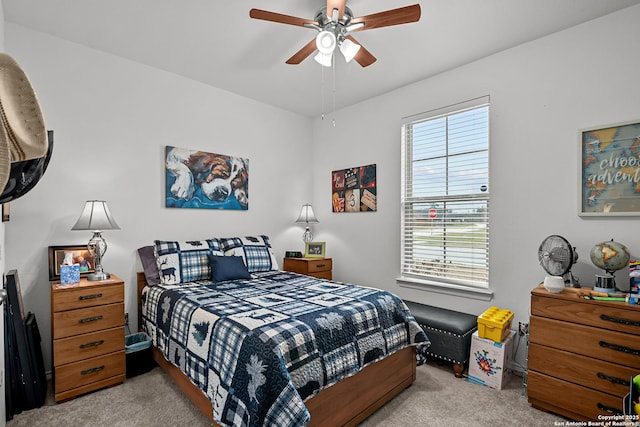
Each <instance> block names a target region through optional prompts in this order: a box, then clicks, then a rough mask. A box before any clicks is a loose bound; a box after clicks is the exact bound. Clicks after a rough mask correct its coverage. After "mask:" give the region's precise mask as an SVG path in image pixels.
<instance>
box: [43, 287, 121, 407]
mask: <svg viewBox="0 0 640 427" xmlns="http://www.w3.org/2000/svg"><path fill="white" fill-rule="evenodd" d="M51 336H52V339H53V370H54V373H53V378H54V387H55V399H56V402H60V401H63V400H67V399H71V398H74V397H76V396H78V395H80V394H84V393H87V392H90V391H94V390H97V389H100V388H104V387H108V386H112V385H115V384H119V383H121V382H123V381H124V379H125V364H126V359H125V348H124V347H125V343H124V282H123V281H122V280H121V279H120V278H118V277H117V276H115V275H113V274H112V275H111V278H110V279H108V280H102V281H88V280H86V279H81V280H80V283H79V284H76V285H61V284H60V282H51Z"/></svg>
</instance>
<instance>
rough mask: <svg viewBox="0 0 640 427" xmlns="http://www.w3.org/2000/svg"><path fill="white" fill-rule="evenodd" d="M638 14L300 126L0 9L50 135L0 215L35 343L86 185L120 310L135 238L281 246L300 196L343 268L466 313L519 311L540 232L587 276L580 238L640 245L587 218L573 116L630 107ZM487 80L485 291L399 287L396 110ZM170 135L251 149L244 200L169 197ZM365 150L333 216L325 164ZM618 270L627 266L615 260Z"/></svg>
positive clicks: (629, 225)
mask: <svg viewBox="0 0 640 427" xmlns="http://www.w3.org/2000/svg"><path fill="white" fill-rule="evenodd" d="M639 19H640V6H636V7H633V8H629V9H627V10H624V11H622V12H620V13H616V14H613V15H610V16H607V17H604V18H601V19H599V20H596V21H593V22H590V23H587V24H584V25H581V26H579V27H576V28H573V29H570V30H567V31H563V32H560V33H557V34H554V35H552V36H549V37H546V38H543V39H540V40H538V41H535V42H532V43H528V44H526V45H523V46H520V47H517V48H514V49H511V50H509V51H506V52H503V53H500V54H497V55H493V56H491V57H488V58H485V59H483V60H480V61H477V62H474V63H472V64H469V65H467V66H464V67H460V68H458V69H455V70H452V71H450V72H447V73H443V74H441V75H438V76H436V77H433V78H430V79H426V80H424V81H421V82H418V83H416V84H414V85H411V86H408V87H405V88H402V89H399V90H396V91H393V92H391V93H388V94H385V95H383V96H380V97H376V98H373V99H371V100H368V101H366V102H363V103H361V104H358V105H355V106H352V107H350V108H346V109H344V110H341V111H338V112H337V113H336V114H335V118H336V127H335V128H334V127H332V125H331V120H325V121H320V120H317V121H314V122H313V123H311V122H310V121H309V120H308V119H306V118H303V117H300V116H297V115H295V114H291V113H287V112H284V111H282V110H278V109H275V108H272V107H269V106H266V105H262V104H259V103H256V102H253V101H250V100H247V99H244V98H241V97H238V96H235V95H232V94H229V93H227V92H223V91H220V90H216V89H214V88H211V87H207V86H204V85H202V84H199V83H196V82H193V81H190V80H187V79H184V78H181V77H178V76H175V75H172V74H168V73H165V72H163V71H159V70H156V69H152V68H149V67H146V66H143V65H140V64H137V63H133V62H131V61H127V60H124V59H122V58H118V57H114V56H111V55H108V54H104V53H100V52H97V51H94V50H91V49H88V48H86V47H82V46H80V45H77V44H73V43H68V42H65V41H62V40H60V39H56V38H53V37H50V36H46V35H44V34H41V33H36V32H33V31H31V30H27V29H25V28H23V27H20V26H16V25H13V24H7V28H6V29H7V35H6V48H7V51H8V52H9V53H10V54H11V55H13V56H14V57H15V58H16V59H17V60H18V62H20V63H21V65H22V66H23V68H24V69H25V70H26V72H27V74H28V75H29V77H30V79H31V81H32V84H33V85H34V87H35V88H36V91H37V92H38V95H39V97H40V101H41V104H42V107H43V110H44V113H45V119H46V121H47V124H48V127H49V128H51V129H54V131H55V139H56V142H55V144H56V145H55V149H54V154H53V159H52V162H51V165H50V166H49V170H48V171H47V173H46V175H45V176H44V178H43V180H42V181H41V183H40V184H38V186H37V187H36V188H35V189H34V190H33V191H32V192H30V193H29V194H27V195H26V196H25V197H23V198H22V199H20V200H18V201H16V202H15V203H12V206H11V209H12V212H11V213H12V219H11V222H10V223H8V225H7V226H6V245H7V257H6V259H7V264H6V268H7V269H11V268H17V269H18V270H19V271H20V275H21V279H22V286H23V293H24V298H25V304H26V306H27V309H28V310H31V311H34V312H36V314H37V316H38V319H39V322H41V330H42V331H43V335H44V336H43V347H44V350H45V354H46V355H47V357H48V356H49V353H50V350H49V348H48V347H49V345H50V344H49V336H48V334H49V327H48V318H49V289H48V280H47V255H46V247H47V246H49V245H59V244H77V243H80V244H82V243H84V242H85V241H87V240H88V238H89V237H90V236H89V233H85V232H75V231H74V232H72V231H70V230H69V229H70V228H71V226H72V225H73V224H74V222H75V220H76V219H77V216H78V215H79V213H80V209H81V207H82V205H83V203H84V201H85V200H86V199H90V198H104V199H106V200H108V201H109V205H110V207H111V210H112V212H113V214H114V216H115V217H116V220H117V221H118V222H119V223H120V226H121V227H122V230H121V231H112V232H106V233H105V237H106V239H107V241H108V243H109V252H108V253H107V255H106V258H105V268H106V270H107V271H111V272H114V273H116V274H118V275H120V276H121V277H123V278H124V279H125V280H126V281H127V311H129V312H130V313H132V316H133V313H135V308H134V304H135V303H134V301H135V299H134V295H135V291H134V277H135V271H136V270H138V269H139V268H140V267H139V262H138V260H137V256H136V254H135V249H136V248H137V247H139V246H141V245H144V244H148V243H149V242H150V241H151V240H152V239H154V238H167V239H172V238H175V239H191V238H201V237H206V236H214V235H218V236H220V235H232V234H238V233H263V232H264V233H267V234H271V235H272V238H273V240H274V244H275V246H276V248H277V249H278V251H279V253H278V254H279V258H280V257H281V256H282V253H283V252H284V250H287V249H300V243H301V242H300V234H301V232H302V230H301V229H300V228H299V227H296V226H295V225H294V224H293V223H292V222H293V220H294V219H295V216H296V215H297V213H298V210H299V206H300V205H301V204H302V203H304V202H306V201H311V202H313V204H314V208H315V210H316V213H317V215H318V217H319V219H320V224H318V225H317V226H315V227H314V230H315V234H316V240H318V241H326V242H327V255H328V256H332V257H333V258H334V276H335V278H336V279H338V280H344V281H349V282H353V283H358V284H365V285H371V286H377V287H380V288H383V289H388V290H391V291H393V292H396V293H397V294H398V295H400V296H401V297H403V298H407V299H411V300H414V301H419V302H424V303H429V304H433V305H439V306H442V307H447V308H451V309H456V310H461V311H467V312H471V313H476V314H477V313H480V312H482V311H484V309H486V308H487V307H488V306H489V305H498V306H501V307H507V308H510V309H512V310H513V311H515V313H516V319H515V321H516V322H518V321H520V320H526V319H527V317H528V310H529V292H530V290H531V289H532V288H533V287H534V286H536V285H537V284H538V283H539V282H540V281H541V280H542V278H543V277H544V271H543V270H542V268H540V266H539V265H538V263H537V249H538V246H539V244H540V242H541V241H542V239H543V238H544V237H546V236H547V235H549V234H561V235H564V236H565V237H567V238H568V239H569V241H570V242H571V243H572V244H573V245H575V246H577V248H578V252H579V255H580V260H579V261H578V265H577V266H576V267H575V268H574V271H575V272H576V273H577V274H578V275H579V276H580V277H581V279H582V280H583V282H584V283H585V284H586V285H591V284H592V282H593V275H594V274H595V273H596V272H597V270H596V269H595V267H593V266H592V265H591V263H590V261H589V257H588V251H589V249H590V248H591V247H592V246H593V244H594V243H596V242H599V241H602V240H607V239H610V238H612V237H613V238H615V239H616V240H618V241H620V242H622V243H625V244H626V245H627V246H628V247H629V248H630V249H631V252H632V253H633V254H634V255H636V256H640V241H639V240H638V234H637V232H635V228H637V225H638V219H637V218H615V219H610V218H590V219H587V218H581V217H578V216H577V213H576V212H577V208H576V207H577V197H578V196H577V188H578V183H577V180H578V129H581V128H585V127H589V126H597V125H605V124H609V123H615V122H621V121H625V120H634V119H635V120H640V116H639V114H640V113H639V112H638V108H637V107H638V102H637V100H638V99H639V98H640V96H639V95H640V87H639V86H638V85H637V70H638V69H640V59H639V58H638V56H637V55H635V54H634V52H636V50H637V49H636V43H637V40H638V39H639V36H640V28H639V27H638V26H637V25H636V23H637V22H638V20H639ZM381 60H384V58H382V59H381ZM399 72H401V70H399ZM487 94H488V95H490V96H491V186H490V191H491V195H492V202H491V215H492V217H491V261H490V271H491V289H492V290H493V291H494V299H493V300H492V301H490V302H487V301H480V300H475V299H469V298H463V297H455V296H448V295H444V294H439V293H434V292H427V291H420V290H414V289H409V288H401V287H399V286H398V285H397V284H396V278H397V277H398V275H399V261H400V253H399V250H400V247H399V245H400V243H399V242H400V225H399V224H400V194H399V192H400V182H399V178H400V120H401V118H402V117H404V116H408V115H412V114H416V113H420V112H423V111H428V110H431V109H434V108H439V107H442V106H446V105H449V104H452V103H456V102H460V101H464V100H468V99H471V98H474V97H477V96H482V95H487ZM337 96H339V92H338V95H337ZM329 118H330V117H329ZM239 132H242V133H241V134H239ZM165 145H178V146H184V147H187V148H196V149H203V150H206V151H216V152H220V153H223V154H232V155H237V156H242V157H248V158H249V159H250V162H251V163H250V177H251V182H250V191H251V197H250V209H249V211H248V212H222V211H198V210H171V209H165V208H164V207H163V201H162V195H163V193H162V188H163V178H162V171H163V162H162V160H163V149H164V146H165ZM309 152H311V153H312V156H311V158H312V159H313V161H312V162H309V161H307V156H308V154H309ZM369 163H376V164H377V165H378V168H377V173H378V212H375V213H366V214H364V213H363V214H332V213H331V204H330V198H331V187H330V172H331V171H332V170H335V169H341V168H345V167H350V166H358V165H365V164H369ZM283 165H285V166H286V167H283ZM309 167H311V168H312V169H311V171H312V173H309V172H308V170H309V169H308V168H309ZM311 195H313V197H311ZM618 277H619V280H622V281H624V280H626V279H627V278H626V276H625V274H624V273H619V275H618ZM133 317H134V318H135V316H133Z"/></svg>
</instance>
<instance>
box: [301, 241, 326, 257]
mask: <svg viewBox="0 0 640 427" xmlns="http://www.w3.org/2000/svg"><path fill="white" fill-rule="evenodd" d="M324 251H325V242H305V244H304V256H305V258H324Z"/></svg>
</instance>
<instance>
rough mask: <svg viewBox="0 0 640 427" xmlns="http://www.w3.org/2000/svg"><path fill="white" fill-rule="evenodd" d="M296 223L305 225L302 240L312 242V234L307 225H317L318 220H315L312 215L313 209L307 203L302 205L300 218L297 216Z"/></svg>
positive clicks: (313, 214)
mask: <svg viewBox="0 0 640 427" xmlns="http://www.w3.org/2000/svg"><path fill="white" fill-rule="evenodd" d="M296 222H298V223H304V224H306V227H307V228H306V230H305V231H304V233H303V234H302V240H303V241H305V242H311V241H312V240H313V233H312V232H311V228H310V227H309V224H317V223H318V222H319V221H318V218H316V214H315V213H313V207H311V205H310V204H309V203H307V204H304V205H302V210H301V211H300V216H298V219H297V220H296Z"/></svg>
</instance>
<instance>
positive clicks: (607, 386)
mask: <svg viewBox="0 0 640 427" xmlns="http://www.w3.org/2000/svg"><path fill="white" fill-rule="evenodd" d="M566 349H567V350H572V346H567V347H566ZM528 368H529V371H538V372H540V373H543V374H546V375H550V376H552V377H556V378H559V379H563V380H566V381H569V382H572V383H575V384H580V385H583V386H585V387H589V388H592V389H595V390H599V391H603V392H606V393H610V394H614V395H616V396H619V397H621V398H622V397H624V396H625V395H626V394H628V393H629V381H630V379H631V377H632V376H634V375H636V374H637V373H638V369H637V368H630V367H627V366H621V365H617V364H613V363H610V362H605V361H602V360H598V359H594V358H592V357H587V356H581V355H579V354H573V353H569V352H568V351H564V350H559V349H555V348H550V347H545V346H541V345H538V344H531V345H530V346H529V360H528Z"/></svg>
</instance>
